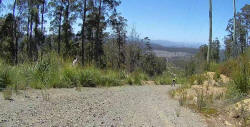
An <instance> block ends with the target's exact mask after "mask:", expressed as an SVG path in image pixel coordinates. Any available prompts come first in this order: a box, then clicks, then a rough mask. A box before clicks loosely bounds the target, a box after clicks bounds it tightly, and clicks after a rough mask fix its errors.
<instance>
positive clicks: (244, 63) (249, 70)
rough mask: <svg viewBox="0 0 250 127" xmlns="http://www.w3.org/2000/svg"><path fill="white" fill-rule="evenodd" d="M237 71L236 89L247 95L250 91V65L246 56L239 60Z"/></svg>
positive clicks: (234, 74)
mask: <svg viewBox="0 0 250 127" xmlns="http://www.w3.org/2000/svg"><path fill="white" fill-rule="evenodd" d="M239 61H240V62H239V63H238V66H237V69H236V70H235V72H234V73H233V82H234V84H235V85H236V88H237V89H239V90H240V92H242V93H247V92H248V90H250V79H249V77H250V64H249V60H248V59H247V57H246V56H244V55H243V56H241V57H240V58H239Z"/></svg>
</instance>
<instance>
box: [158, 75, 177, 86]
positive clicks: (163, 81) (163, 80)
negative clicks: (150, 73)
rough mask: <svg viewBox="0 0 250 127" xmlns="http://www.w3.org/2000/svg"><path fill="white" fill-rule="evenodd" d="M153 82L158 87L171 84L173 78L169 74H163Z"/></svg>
mask: <svg viewBox="0 0 250 127" xmlns="http://www.w3.org/2000/svg"><path fill="white" fill-rule="evenodd" d="M155 82H156V84H158V85H170V84H172V82H173V78H172V76H171V74H170V73H168V72H164V73H163V74H162V75H160V76H157V77H155Z"/></svg>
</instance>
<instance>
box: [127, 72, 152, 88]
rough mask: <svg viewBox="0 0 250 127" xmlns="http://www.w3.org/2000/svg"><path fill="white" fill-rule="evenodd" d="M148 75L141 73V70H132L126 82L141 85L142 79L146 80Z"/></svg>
mask: <svg viewBox="0 0 250 127" xmlns="http://www.w3.org/2000/svg"><path fill="white" fill-rule="evenodd" d="M148 79H149V77H148V76H147V75H146V74H144V73H142V72H138V71H136V72H133V73H132V74H130V75H129V76H128V78H127V80H126V83H128V84H130V85H132V84H134V85H142V81H146V80H148Z"/></svg>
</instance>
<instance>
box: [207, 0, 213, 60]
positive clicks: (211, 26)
mask: <svg viewBox="0 0 250 127" xmlns="http://www.w3.org/2000/svg"><path fill="white" fill-rule="evenodd" d="M212 17H213V13H212V0H209V43H208V49H207V63H209V62H210V45H211V43H212V37H213V35H212V34H213V20H212Z"/></svg>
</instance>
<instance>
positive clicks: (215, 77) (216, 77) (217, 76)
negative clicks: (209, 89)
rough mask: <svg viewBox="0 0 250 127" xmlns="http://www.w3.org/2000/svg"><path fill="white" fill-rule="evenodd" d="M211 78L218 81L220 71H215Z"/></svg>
mask: <svg viewBox="0 0 250 127" xmlns="http://www.w3.org/2000/svg"><path fill="white" fill-rule="evenodd" d="M213 79H214V80H215V81H216V82H218V81H219V79H220V73H219V72H217V71H216V72H215V74H214V76H213Z"/></svg>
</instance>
